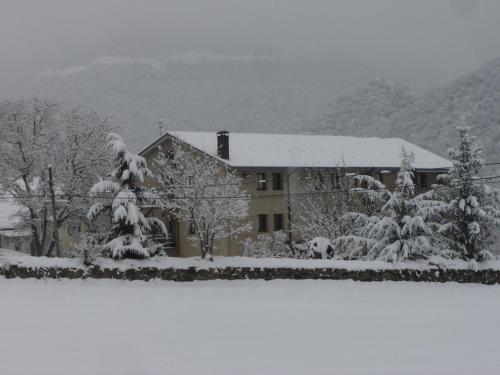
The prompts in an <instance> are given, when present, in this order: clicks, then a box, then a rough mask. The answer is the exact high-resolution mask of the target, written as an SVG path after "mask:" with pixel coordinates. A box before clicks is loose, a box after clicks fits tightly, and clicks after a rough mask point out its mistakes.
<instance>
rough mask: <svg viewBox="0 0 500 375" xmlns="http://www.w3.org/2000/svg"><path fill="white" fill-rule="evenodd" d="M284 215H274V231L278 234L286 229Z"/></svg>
mask: <svg viewBox="0 0 500 375" xmlns="http://www.w3.org/2000/svg"><path fill="white" fill-rule="evenodd" d="M284 218H285V217H284V215H283V214H274V231H275V232H278V231H280V230H283V229H285V226H284V221H285V220H284Z"/></svg>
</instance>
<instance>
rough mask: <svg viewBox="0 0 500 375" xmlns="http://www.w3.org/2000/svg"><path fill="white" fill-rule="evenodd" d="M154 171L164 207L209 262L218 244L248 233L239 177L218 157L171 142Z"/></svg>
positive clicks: (156, 162) (246, 200)
mask: <svg viewBox="0 0 500 375" xmlns="http://www.w3.org/2000/svg"><path fill="white" fill-rule="evenodd" d="M154 168H155V172H156V173H158V181H159V183H160V184H161V186H162V188H163V193H164V196H162V200H161V201H162V204H163V207H164V208H165V209H166V210H168V212H169V213H170V214H171V215H173V216H175V217H177V218H178V219H179V220H181V221H183V222H184V223H186V224H188V225H191V227H192V229H193V232H194V234H193V235H192V236H191V239H194V240H196V241H197V242H198V244H199V246H200V253H201V256H202V258H207V259H212V255H213V250H214V246H215V243H216V241H217V240H220V239H223V238H230V237H234V236H236V235H238V234H241V233H244V232H247V231H248V230H250V229H251V227H252V226H251V224H250V223H249V222H248V201H249V196H248V194H247V193H246V192H245V191H244V190H243V189H242V180H241V177H240V176H238V175H237V174H236V173H235V172H234V171H233V170H231V169H230V168H229V167H227V166H226V165H225V164H224V163H223V162H221V161H220V160H219V159H217V157H213V156H210V155H205V154H203V153H201V152H199V151H197V150H193V149H190V148H189V146H187V145H185V144H182V143H179V142H175V141H174V142H173V143H172V149H171V150H168V152H167V151H163V150H161V149H160V150H159V151H158V154H157V156H156V158H155V161H154Z"/></svg>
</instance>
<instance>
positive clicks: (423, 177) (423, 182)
mask: <svg viewBox="0 0 500 375" xmlns="http://www.w3.org/2000/svg"><path fill="white" fill-rule="evenodd" d="M428 177H429V176H427V173H420V187H421V188H424V189H426V188H428V187H429V179H428Z"/></svg>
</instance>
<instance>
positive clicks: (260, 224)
mask: <svg viewBox="0 0 500 375" xmlns="http://www.w3.org/2000/svg"><path fill="white" fill-rule="evenodd" d="M257 230H258V231H259V232H267V215H266V214H261V215H257Z"/></svg>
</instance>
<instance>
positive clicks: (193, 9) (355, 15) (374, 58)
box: [0, 0, 500, 84]
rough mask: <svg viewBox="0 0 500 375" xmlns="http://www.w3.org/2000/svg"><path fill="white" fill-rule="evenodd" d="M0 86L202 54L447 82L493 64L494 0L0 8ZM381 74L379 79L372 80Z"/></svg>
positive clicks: (203, 1) (30, 3) (149, 1)
mask: <svg viewBox="0 0 500 375" xmlns="http://www.w3.org/2000/svg"><path fill="white" fill-rule="evenodd" d="M0 4H1V5H2V6H1V11H0V45H1V46H2V51H1V54H0V84H1V82H2V80H7V79H10V80H15V79H19V77H23V76H24V77H26V76H29V75H36V74H38V73H40V72H43V71H45V70H48V69H63V68H66V67H71V66H75V65H81V64H86V63H88V62H89V61H90V60H92V59H95V58H97V57H100V56H129V57H162V56H166V55H168V54H170V53H172V52H186V51H191V50H209V51H215V52H219V53H229V54H265V55H273V56H278V57H280V58H283V59H285V60H287V59H290V60H292V61H293V60H304V59H306V60H314V61H323V62H325V63H328V62H329V61H335V60H342V61H346V62H352V63H356V64H359V63H360V62H361V63H363V64H365V65H373V66H377V67H385V69H387V70H389V72H385V73H386V75H389V76H390V70H391V69H398V70H399V71H400V72H402V73H401V74H403V75H405V74H407V75H408V76H409V77H413V78H415V76H417V79H418V75H419V74H425V73H426V72H431V73H432V75H434V76H440V77H445V78H446V79H453V78H455V77H456V76H458V75H460V74H462V73H466V72H467V71H469V70H471V69H474V68H475V67H477V66H479V65H481V64H482V63H484V62H486V61H488V60H490V59H493V58H497V57H500V1H499V0H241V1H240V0H81V1H77V0H0ZM381 73H384V72H381Z"/></svg>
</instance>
